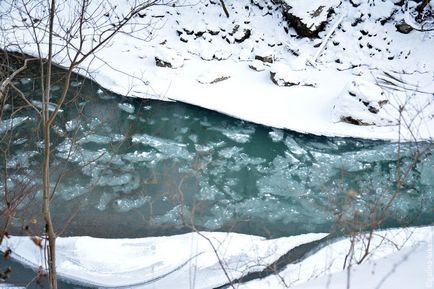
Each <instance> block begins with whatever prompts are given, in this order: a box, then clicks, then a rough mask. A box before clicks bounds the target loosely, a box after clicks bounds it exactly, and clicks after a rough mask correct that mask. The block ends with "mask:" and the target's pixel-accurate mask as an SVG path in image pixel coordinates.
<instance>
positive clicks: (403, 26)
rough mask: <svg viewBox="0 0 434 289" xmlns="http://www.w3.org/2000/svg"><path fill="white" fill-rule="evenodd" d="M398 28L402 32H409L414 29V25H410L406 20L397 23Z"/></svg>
mask: <svg viewBox="0 0 434 289" xmlns="http://www.w3.org/2000/svg"><path fill="white" fill-rule="evenodd" d="M395 27H396V30H398V32H401V33H403V34H408V33H410V32H411V31H413V27H411V26H410V25H408V24H407V23H405V22H401V23H398V24H396V25H395Z"/></svg>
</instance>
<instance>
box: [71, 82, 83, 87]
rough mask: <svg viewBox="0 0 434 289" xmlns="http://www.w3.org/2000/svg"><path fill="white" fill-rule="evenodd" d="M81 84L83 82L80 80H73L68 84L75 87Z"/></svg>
mask: <svg viewBox="0 0 434 289" xmlns="http://www.w3.org/2000/svg"><path fill="white" fill-rule="evenodd" d="M82 84H83V83H82V82H81V81H75V80H74V81H71V82H70V84H69V85H70V86H71V87H74V88H75V87H79V86H81V85H82Z"/></svg>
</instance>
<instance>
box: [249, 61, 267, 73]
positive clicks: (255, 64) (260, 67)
mask: <svg viewBox="0 0 434 289" xmlns="http://www.w3.org/2000/svg"><path fill="white" fill-rule="evenodd" d="M249 67H250V68H251V69H253V70H255V71H264V70H265V68H266V66H265V64H264V62H262V61H260V60H257V59H255V60H253V61H252V62H250V64H249Z"/></svg>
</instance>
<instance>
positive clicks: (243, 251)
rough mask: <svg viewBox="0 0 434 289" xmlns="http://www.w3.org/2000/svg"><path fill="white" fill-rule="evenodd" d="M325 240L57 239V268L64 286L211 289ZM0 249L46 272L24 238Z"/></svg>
mask: <svg viewBox="0 0 434 289" xmlns="http://www.w3.org/2000/svg"><path fill="white" fill-rule="evenodd" d="M326 235H327V234H306V235H300V236H293V237H286V238H279V239H272V240H267V239H265V238H262V237H257V236H251V235H243V234H236V233H210V232H201V233H189V234H184V235H175V236H168V237H149V238H142V239H97V238H91V237H69V238H57V242H56V245H57V250H56V252H57V253H56V259H57V267H56V269H57V274H58V276H59V277H60V278H62V279H65V280H66V281H68V282H73V283H75V284H83V285H88V286H89V285H90V286H96V287H104V288H108V287H128V288H180V289H182V288H185V289H187V288H191V287H194V288H214V287H218V286H221V285H223V284H225V283H227V282H228V279H227V278H228V277H229V278H230V279H231V280H233V279H236V278H239V277H240V276H242V275H244V274H247V273H248V272H252V271H260V270H263V269H264V268H265V267H266V266H267V265H268V264H270V263H272V262H274V261H275V260H277V259H278V258H279V257H280V256H282V255H284V254H285V253H287V252H288V251H289V250H291V249H292V248H294V247H297V246H299V245H301V244H305V243H309V242H312V241H315V240H319V239H321V238H323V237H325V236H326ZM42 246H45V243H44V242H42ZM0 248H1V250H2V251H3V252H5V251H6V250H8V249H10V250H11V257H12V258H14V259H16V260H17V261H19V262H21V263H23V264H25V265H27V266H30V267H32V268H35V269H36V268H39V267H40V266H41V267H42V268H46V263H45V261H44V253H43V250H42V249H41V248H40V247H38V246H36V245H35V244H34V243H33V241H32V240H31V239H30V238H29V237H9V238H7V239H5V240H4V241H3V243H2V244H1V247H0ZM222 266H224V269H225V271H223V269H222ZM226 274H228V276H226Z"/></svg>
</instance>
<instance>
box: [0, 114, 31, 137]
mask: <svg viewBox="0 0 434 289" xmlns="http://www.w3.org/2000/svg"><path fill="white" fill-rule="evenodd" d="M27 120H30V117H28V116H24V117H22V116H19V117H15V118H10V119H5V120H3V121H2V122H1V123H0V134H1V133H5V132H7V131H8V130H11V129H14V128H16V127H17V126H19V125H21V124H23V123H24V122H26V121H27Z"/></svg>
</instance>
